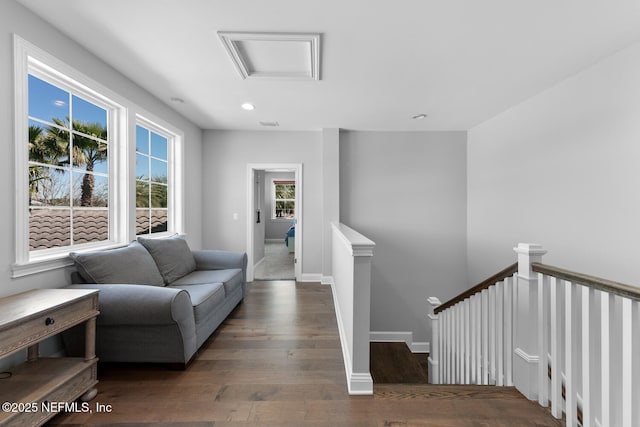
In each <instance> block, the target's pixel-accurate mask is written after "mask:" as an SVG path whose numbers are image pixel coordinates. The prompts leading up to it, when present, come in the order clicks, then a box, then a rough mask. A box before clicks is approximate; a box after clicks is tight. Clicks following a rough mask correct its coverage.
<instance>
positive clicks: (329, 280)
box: [320, 276, 334, 286]
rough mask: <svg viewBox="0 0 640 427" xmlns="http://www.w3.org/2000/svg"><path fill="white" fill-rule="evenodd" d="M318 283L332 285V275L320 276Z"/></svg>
mask: <svg viewBox="0 0 640 427" xmlns="http://www.w3.org/2000/svg"><path fill="white" fill-rule="evenodd" d="M320 283H322V284H323V285H329V286H333V285H334V282H333V276H322V280H320Z"/></svg>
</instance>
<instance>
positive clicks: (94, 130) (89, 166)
mask: <svg viewBox="0 0 640 427" xmlns="http://www.w3.org/2000/svg"><path fill="white" fill-rule="evenodd" d="M52 120H53V122H54V123H55V124H56V125H58V126H60V128H58V127H54V126H51V127H50V128H49V129H48V133H49V134H50V135H51V136H52V137H53V138H54V139H55V140H56V141H59V142H60V143H61V144H65V143H66V145H67V147H68V145H69V137H68V135H69V133H68V131H66V130H63V129H61V128H68V125H67V122H68V119H67V121H64V120H61V119H58V118H53V119H52ZM72 125H73V126H72V127H73V130H74V133H73V150H72V152H71V153H69V152H68V151H67V152H68V154H67V156H68V157H67V159H66V161H64V162H63V163H65V164H70V163H71V162H73V166H85V170H86V171H87V172H89V173H85V174H84V176H83V178H82V184H81V186H80V190H81V195H80V206H93V193H94V188H95V177H94V175H93V173H92V172H93V170H94V167H95V165H96V163H98V162H102V161H104V160H105V159H106V158H107V144H105V143H101V142H98V141H97V140H96V139H95V138H97V139H101V140H106V139H107V129H106V128H105V127H104V126H102V125H101V124H100V123H88V122H82V121H80V120H73V123H72ZM76 132H77V133H76ZM69 155H70V157H71V159H69Z"/></svg>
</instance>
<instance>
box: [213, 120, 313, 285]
mask: <svg viewBox="0 0 640 427" xmlns="http://www.w3.org/2000/svg"><path fill="white" fill-rule="evenodd" d="M321 149H322V138H321V133H320V132H316V131H303V132H293V131H292V132H287V131H240V130H238V131H236V130H208V131H205V132H204V143H203V150H202V151H203V156H202V162H203V164H205V165H206V167H205V168H204V169H203V176H202V179H203V182H204V190H203V199H202V203H203V215H204V218H205V220H204V222H203V230H204V232H203V245H204V246H205V247H206V248H209V249H226V250H232V251H243V252H244V251H248V250H249V249H248V248H247V247H246V245H247V209H248V208H247V196H246V193H247V188H248V186H247V182H246V181H247V165H248V164H251V163H271V164H273V163H302V177H303V180H302V185H303V194H302V209H303V212H302V215H303V223H302V227H303V239H304V241H303V245H302V248H303V263H302V274H314V275H319V274H320V272H321V269H322V265H321V260H322V235H321V233H322V197H321V190H322V151H321ZM236 213H237V214H238V219H237V220H235V219H234V214H236ZM256 261H257V260H256Z"/></svg>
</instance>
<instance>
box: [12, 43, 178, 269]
mask: <svg viewBox="0 0 640 427" xmlns="http://www.w3.org/2000/svg"><path fill="white" fill-rule="evenodd" d="M14 66H15V70H14V79H15V84H14V88H15V96H14V98H15V115H14V117H15V174H16V175H15V230H16V234H15V242H16V244H15V248H16V261H15V263H14V264H13V265H12V277H20V276H24V275H28V274H32V273H37V272H41V271H47V270H50V269H54V268H59V267H63V266H66V265H69V264H70V262H71V261H70V259H69V258H68V257H67V255H68V254H69V252H70V251H76V250H85V249H87V250H88V249H97V248H106V247H114V246H120V245H123V244H126V243H128V242H130V241H131V240H132V239H133V238H134V232H135V233H140V234H151V233H154V234H155V235H159V234H162V233H182V232H184V212H183V210H184V203H183V193H184V192H183V190H182V181H183V180H182V174H183V170H182V167H181V165H182V161H183V139H184V136H183V133H182V132H181V131H180V130H178V129H175V128H173V127H172V126H171V125H169V124H166V123H164V122H163V121H162V120H160V119H157V118H153V120H150V119H147V118H144V117H142V116H140V115H138V114H136V111H130V110H128V109H127V108H126V107H125V105H130V108H131V109H132V110H133V109H137V108H138V107H136V106H135V105H133V104H132V103H131V102H129V101H127V100H126V99H124V98H123V97H121V96H120V95H118V94H117V93H114V92H113V91H110V90H109V89H107V88H105V87H103V86H101V85H100V84H98V83H96V82H94V81H93V80H91V79H89V78H87V77H86V76H84V75H83V74H81V73H79V72H77V71H76V70H74V69H73V68H71V67H69V66H68V65H66V64H65V63H63V62H61V61H59V60H57V59H56V58H54V57H53V56H51V55H49V54H48V53H47V52H44V51H42V50H41V49H39V48H37V47H36V46H34V45H32V44H30V43H28V42H26V41H25V40H23V39H21V38H20V37H18V36H14ZM139 113H140V114H145V113H144V112H142V111H140V112H139ZM147 117H150V115H147ZM132 122H135V123H136V127H135V134H134V131H133V129H132V128H131V127H130V126H128V123H132ZM130 129H131V132H129V130H130ZM133 144H136V147H135V150H134V147H133ZM134 153H135V154H134ZM134 162H135V165H136V168H135V173H136V176H135V177H134V176H133V174H134V171H133V164H134ZM134 191H135V193H136V206H135V207H133V206H131V204H130V203H129V200H133V194H132V193H133V192H134ZM137 219H138V220H139V222H140V224H138V222H137V221H136V220H137Z"/></svg>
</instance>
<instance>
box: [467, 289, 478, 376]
mask: <svg viewBox="0 0 640 427" xmlns="http://www.w3.org/2000/svg"><path fill="white" fill-rule="evenodd" d="M476 299H477V294H476V295H471V298H469V331H470V332H469V333H470V341H471V342H470V345H471V348H470V349H469V365H470V366H469V367H470V368H471V369H470V373H469V380H470V381H469V384H475V383H476V338H477V335H476V322H475V319H476Z"/></svg>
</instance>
